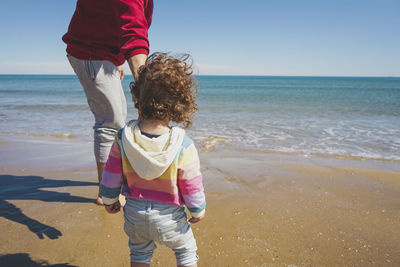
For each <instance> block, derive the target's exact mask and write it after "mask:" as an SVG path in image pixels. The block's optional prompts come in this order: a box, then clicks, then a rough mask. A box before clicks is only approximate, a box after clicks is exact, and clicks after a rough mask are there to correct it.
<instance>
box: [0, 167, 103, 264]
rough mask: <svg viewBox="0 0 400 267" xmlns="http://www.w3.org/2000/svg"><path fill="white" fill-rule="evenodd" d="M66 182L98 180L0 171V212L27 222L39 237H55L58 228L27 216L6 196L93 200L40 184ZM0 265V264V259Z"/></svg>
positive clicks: (53, 185)
mask: <svg viewBox="0 0 400 267" xmlns="http://www.w3.org/2000/svg"><path fill="white" fill-rule="evenodd" d="M66 186H97V183H93V182H79V181H71V180H51V179H46V178H44V177H41V176H14V175H0V216H2V217H4V218H6V219H9V220H12V221H14V222H17V223H21V224H24V225H26V226H27V227H28V228H29V230H31V232H33V233H35V234H36V235H37V236H38V237H39V238H40V239H43V238H44V236H47V237H48V238H50V239H57V238H58V237H59V236H61V235H62V233H61V232H60V231H59V230H57V229H56V228H54V227H51V226H49V225H46V224H43V223H41V222H39V221H37V220H35V219H33V218H29V217H28V216H26V215H25V214H24V213H23V212H22V210H21V209H20V208H18V207H16V206H15V205H14V204H12V203H9V202H8V201H7V200H41V201H45V202H76V203H90V202H94V201H93V199H90V198H85V197H79V196H71V194H70V193H59V192H54V191H48V190H44V189H43V188H58V187H66ZM16 255H19V254H16ZM6 256H8V255H6ZM2 257H3V256H2ZM0 266H3V265H2V264H1V262H0ZM20 266H25V265H20ZM29 266H30V265H29ZM32 266H36V265H32ZM37 266H42V265H37ZM45 266H47V265H45ZM48 266H70V265H48Z"/></svg>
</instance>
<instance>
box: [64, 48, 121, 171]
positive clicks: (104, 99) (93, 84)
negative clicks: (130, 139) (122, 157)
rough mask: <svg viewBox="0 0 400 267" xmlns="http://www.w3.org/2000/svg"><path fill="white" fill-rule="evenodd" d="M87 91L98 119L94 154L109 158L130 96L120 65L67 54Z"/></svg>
mask: <svg viewBox="0 0 400 267" xmlns="http://www.w3.org/2000/svg"><path fill="white" fill-rule="evenodd" d="M67 57H68V59H69V62H70V63H71V66H72V68H73V69H74V71H75V73H76V75H77V76H78V78H79V81H80V83H81V85H82V87H83V89H84V91H85V94H86V97H87V102H88V104H89V107H90V110H91V111H92V113H93V115H94V119H95V124H94V126H93V129H94V155H95V157H96V161H97V162H103V163H104V162H106V161H107V158H108V154H109V153H110V149H111V145H112V143H113V141H114V137H115V135H116V133H117V131H118V130H119V129H120V128H122V127H123V126H124V125H125V119H126V112H127V110H126V109H127V108H126V99H125V94H124V91H123V89H122V85H121V81H120V76H119V72H118V70H117V67H116V66H115V65H114V64H113V63H112V62H110V61H108V60H81V59H77V58H75V57H73V56H71V55H68V56H67Z"/></svg>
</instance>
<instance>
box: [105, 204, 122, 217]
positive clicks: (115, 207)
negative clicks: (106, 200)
mask: <svg viewBox="0 0 400 267" xmlns="http://www.w3.org/2000/svg"><path fill="white" fill-rule="evenodd" d="M105 208H106V211H107V212H108V213H110V214H114V213H117V212H119V211H120V210H121V203H119V201H117V202H115V203H114V204H111V205H105Z"/></svg>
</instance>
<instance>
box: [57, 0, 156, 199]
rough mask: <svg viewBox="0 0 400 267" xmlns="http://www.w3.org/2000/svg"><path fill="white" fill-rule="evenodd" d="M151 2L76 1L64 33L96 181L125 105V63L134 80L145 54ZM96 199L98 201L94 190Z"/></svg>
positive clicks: (123, 117) (123, 0) (118, 127)
mask: <svg viewBox="0 0 400 267" xmlns="http://www.w3.org/2000/svg"><path fill="white" fill-rule="evenodd" d="M152 14H153V1H152V0H78V1H77V4H76V9H75V13H74V15H73V16H72V19H71V22H70V24H69V27H68V32H67V33H66V34H65V35H64V36H63V38H62V39H63V41H64V42H65V43H66V44H67V56H68V59H69V62H70V63H71V66H72V68H73V69H74V72H75V73H76V75H77V76H78V78H79V81H80V83H81V85H82V87H83V89H84V91H85V94H86V97H87V102H88V104H89V107H90V110H91V111H92V113H93V115H94V118H95V124H94V126H93V129H94V155H95V158H96V163H97V174H98V180H99V182H100V181H101V177H102V172H103V169H104V166H105V162H106V161H107V158H108V154H109V152H110V149H111V145H112V143H113V141H114V138H115V134H116V133H117V131H118V130H119V129H120V128H122V127H123V126H124V125H125V119H126V113H127V107H126V99H125V95H124V92H123V89H122V85H121V81H122V79H123V77H124V69H123V64H124V62H125V60H127V61H128V63H129V67H130V69H131V72H132V74H133V77H134V79H136V78H137V75H138V68H139V67H140V66H141V65H143V64H144V63H145V61H146V59H147V55H148V54H149V41H148V29H149V27H150V24H151V19H152ZM96 203H97V204H99V205H102V204H103V202H102V200H101V197H100V194H99V195H98V197H97V200H96Z"/></svg>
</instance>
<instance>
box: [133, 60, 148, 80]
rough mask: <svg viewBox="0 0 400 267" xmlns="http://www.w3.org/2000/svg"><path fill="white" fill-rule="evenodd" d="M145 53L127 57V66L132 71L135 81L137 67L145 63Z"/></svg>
mask: <svg viewBox="0 0 400 267" xmlns="http://www.w3.org/2000/svg"><path fill="white" fill-rule="evenodd" d="M146 59H147V55H145V54H137V55H134V56H133V57H131V58H129V59H128V64H129V68H130V69H131V71H132V75H133V78H134V79H135V81H136V80H137V79H138V76H139V74H138V70H139V67H140V66H142V65H144V64H145V63H146Z"/></svg>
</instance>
